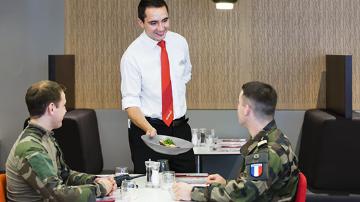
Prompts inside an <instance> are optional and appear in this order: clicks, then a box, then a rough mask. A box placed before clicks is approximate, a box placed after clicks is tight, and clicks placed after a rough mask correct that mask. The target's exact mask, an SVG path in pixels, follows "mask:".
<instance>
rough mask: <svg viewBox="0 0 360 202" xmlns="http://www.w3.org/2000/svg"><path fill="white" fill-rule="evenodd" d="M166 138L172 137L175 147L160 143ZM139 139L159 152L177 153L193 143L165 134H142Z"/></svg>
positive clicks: (191, 146)
mask: <svg viewBox="0 0 360 202" xmlns="http://www.w3.org/2000/svg"><path fill="white" fill-rule="evenodd" d="M166 138H170V139H172V141H173V142H174V143H175V145H176V147H165V146H163V145H160V142H159V141H160V140H163V139H166ZM141 139H142V140H143V141H144V142H145V144H146V145H147V146H148V147H150V148H151V149H152V150H154V151H156V152H158V153H161V154H168V155H178V154H182V153H185V152H187V151H189V150H190V149H192V148H193V147H194V145H193V144H192V143H191V142H189V141H186V140H184V139H180V138H177V137H171V136H166V135H156V136H155V137H152V138H150V136H148V135H142V136H141Z"/></svg>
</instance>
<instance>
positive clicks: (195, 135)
mask: <svg viewBox="0 0 360 202" xmlns="http://www.w3.org/2000/svg"><path fill="white" fill-rule="evenodd" d="M198 133H199V130H198V129H197V128H193V129H191V135H192V138H191V143H193V145H194V146H198V145H199V144H200V139H199V138H200V137H199V135H198Z"/></svg>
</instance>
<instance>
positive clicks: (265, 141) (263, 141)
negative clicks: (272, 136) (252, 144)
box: [257, 140, 267, 147]
mask: <svg viewBox="0 0 360 202" xmlns="http://www.w3.org/2000/svg"><path fill="white" fill-rule="evenodd" d="M264 144H267V140H261V141H260V142H258V143H257V146H258V147H260V146H262V145H264Z"/></svg>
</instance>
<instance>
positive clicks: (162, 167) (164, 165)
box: [157, 159, 169, 173]
mask: <svg viewBox="0 0 360 202" xmlns="http://www.w3.org/2000/svg"><path fill="white" fill-rule="evenodd" d="M157 162H160V168H159V172H160V173H161V172H164V171H169V161H168V160H167V159H159V160H157Z"/></svg>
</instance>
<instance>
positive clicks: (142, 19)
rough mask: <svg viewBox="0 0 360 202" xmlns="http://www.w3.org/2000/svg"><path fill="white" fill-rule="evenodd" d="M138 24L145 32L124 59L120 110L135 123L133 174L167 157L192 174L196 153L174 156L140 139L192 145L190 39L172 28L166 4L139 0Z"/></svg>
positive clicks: (132, 127) (172, 164) (174, 167)
mask: <svg viewBox="0 0 360 202" xmlns="http://www.w3.org/2000/svg"><path fill="white" fill-rule="evenodd" d="M138 18H139V19H138V23H139V25H140V27H141V28H143V29H144V32H143V33H142V34H141V35H140V36H139V37H138V38H137V39H136V40H135V41H133V42H132V43H131V44H130V46H129V47H128V48H127V50H126V51H125V53H124V54H123V56H122V58H121V63H120V71H121V94H122V108H123V110H126V112H127V113H128V116H129V118H130V120H131V124H130V127H129V130H128V131H129V145H130V150H131V158H132V161H133V164H134V172H135V173H145V164H144V162H145V161H146V160H148V159H151V160H158V159H168V160H169V164H170V169H171V170H173V171H175V172H194V171H195V158H194V152H193V150H190V151H188V152H186V153H184V154H180V155H176V156H170V155H164V154H159V153H156V152H154V151H153V150H151V149H150V148H149V147H147V146H146V145H145V144H144V142H143V141H142V139H141V135H144V134H146V135H149V136H151V137H153V136H155V135H157V134H161V135H168V136H173V137H178V138H182V139H185V140H188V141H191V128H190V126H189V124H188V123H187V121H188V119H187V118H185V113H186V108H187V107H186V98H185V94H186V84H187V82H189V81H190V79H191V67H192V66H191V63H190V56H189V47H188V44H187V41H186V39H185V38H184V37H183V36H181V35H179V34H177V33H174V32H171V31H168V29H169V27H170V22H169V15H168V6H167V4H166V2H165V1H164V0H141V1H140V3H139V5H138Z"/></svg>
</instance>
